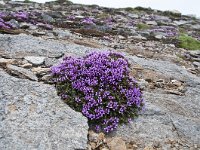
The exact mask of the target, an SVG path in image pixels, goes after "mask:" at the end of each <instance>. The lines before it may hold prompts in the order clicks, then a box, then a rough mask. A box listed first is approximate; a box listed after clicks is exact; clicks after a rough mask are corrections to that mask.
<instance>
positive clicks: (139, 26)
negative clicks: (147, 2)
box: [136, 23, 150, 30]
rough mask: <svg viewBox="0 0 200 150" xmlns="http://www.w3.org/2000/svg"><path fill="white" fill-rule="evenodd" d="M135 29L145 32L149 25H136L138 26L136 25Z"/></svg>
mask: <svg viewBox="0 0 200 150" xmlns="http://www.w3.org/2000/svg"><path fill="white" fill-rule="evenodd" d="M136 27H137V28H138V29H139V30H146V29H149V28H150V26H149V25H147V24H144V23H138V24H137V25H136Z"/></svg>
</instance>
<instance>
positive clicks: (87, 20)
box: [81, 17, 95, 25]
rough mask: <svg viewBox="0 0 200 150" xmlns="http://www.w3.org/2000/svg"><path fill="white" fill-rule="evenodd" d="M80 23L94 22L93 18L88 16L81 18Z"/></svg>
mask: <svg viewBox="0 0 200 150" xmlns="http://www.w3.org/2000/svg"><path fill="white" fill-rule="evenodd" d="M81 23H82V24H93V25H94V24H95V23H94V19H93V18H89V17H88V18H84V19H82V20H81Z"/></svg>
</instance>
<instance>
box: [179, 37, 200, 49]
mask: <svg viewBox="0 0 200 150" xmlns="http://www.w3.org/2000/svg"><path fill="white" fill-rule="evenodd" d="M178 40H179V45H178V46H179V47H181V48H185V49H188V50H198V49H200V41H198V40H196V39H195V38H193V37H191V36H188V35H186V34H182V35H180V36H179V38H178Z"/></svg>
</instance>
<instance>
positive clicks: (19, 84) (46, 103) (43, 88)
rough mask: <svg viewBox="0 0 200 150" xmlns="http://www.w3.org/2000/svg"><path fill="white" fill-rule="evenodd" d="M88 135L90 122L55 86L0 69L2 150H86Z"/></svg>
mask: <svg viewBox="0 0 200 150" xmlns="http://www.w3.org/2000/svg"><path fill="white" fill-rule="evenodd" d="M87 134H88V125H87V119H86V118H85V117H83V116H82V114H81V113H78V112H75V111H74V110H72V109H71V108H70V107H68V106H67V105H66V104H65V103H64V102H63V101H62V100H61V99H60V98H59V97H58V96H57V94H56V90H55V88H54V87H53V86H51V85H46V84H42V83H39V82H33V81H29V80H27V79H18V78H15V77H12V76H10V75H8V74H7V73H5V72H4V71H3V70H1V69H0V149H2V150H3V149H4V150H17V149H23V150H30V149H38V150H45V149H52V150H57V149H59V150H66V149H67V150H74V149H86V148H87Z"/></svg>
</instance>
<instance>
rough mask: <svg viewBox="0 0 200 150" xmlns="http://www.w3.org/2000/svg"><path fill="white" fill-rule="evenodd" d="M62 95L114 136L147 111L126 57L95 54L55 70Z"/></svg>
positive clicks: (70, 61)
mask: <svg viewBox="0 0 200 150" xmlns="http://www.w3.org/2000/svg"><path fill="white" fill-rule="evenodd" d="M51 72H52V76H53V78H52V81H54V82H55V84H56V88H57V90H58V93H61V94H60V95H61V97H62V98H63V99H65V98H67V103H68V104H69V105H70V106H71V107H73V108H74V109H75V110H78V111H81V112H82V113H83V115H84V116H86V117H87V118H88V120H89V123H90V124H92V125H95V126H96V128H97V129H102V130H103V131H104V132H111V131H113V130H114V129H116V128H117V126H118V124H119V123H125V122H127V120H128V118H132V117H135V116H136V115H137V114H139V112H140V111H141V110H142V109H143V103H144V101H143V99H142V93H141V91H140V89H139V88H138V86H137V83H136V81H135V79H134V78H132V77H130V76H129V64H128V61H127V60H126V59H125V58H124V56H123V55H121V54H119V53H113V52H101V53H97V52H93V53H90V54H88V55H86V56H85V57H83V58H72V57H66V58H64V59H63V62H61V63H60V64H59V65H57V66H53V67H52V68H51Z"/></svg>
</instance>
